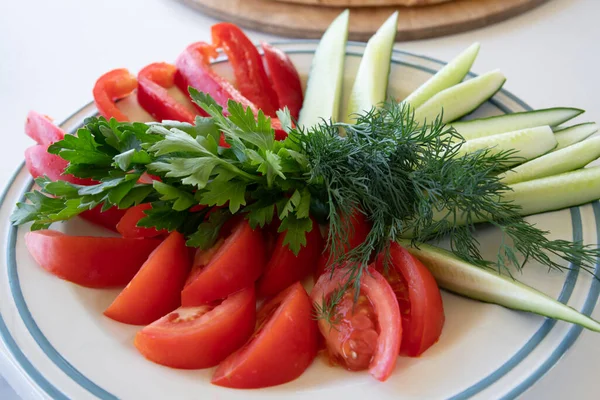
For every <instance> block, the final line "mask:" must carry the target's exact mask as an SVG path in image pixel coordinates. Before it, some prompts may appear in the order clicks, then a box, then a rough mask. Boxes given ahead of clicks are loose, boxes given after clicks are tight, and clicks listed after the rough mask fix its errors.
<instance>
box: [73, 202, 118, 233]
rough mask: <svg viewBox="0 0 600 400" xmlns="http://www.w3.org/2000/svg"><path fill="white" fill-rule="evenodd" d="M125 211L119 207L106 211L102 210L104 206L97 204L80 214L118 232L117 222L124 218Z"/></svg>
mask: <svg viewBox="0 0 600 400" xmlns="http://www.w3.org/2000/svg"><path fill="white" fill-rule="evenodd" d="M125 211H126V210H121V209H119V208H117V207H111V208H109V209H108V210H106V211H102V206H96V207H94V208H92V209H91V210H85V211H84V212H82V213H81V214H79V216H80V217H81V218H83V219H85V220H87V221H89V222H91V223H93V224H96V225H100V226H103V227H105V228H106V229H110V230H111V231H114V232H117V224H118V223H119V221H120V220H121V218H123V215H125Z"/></svg>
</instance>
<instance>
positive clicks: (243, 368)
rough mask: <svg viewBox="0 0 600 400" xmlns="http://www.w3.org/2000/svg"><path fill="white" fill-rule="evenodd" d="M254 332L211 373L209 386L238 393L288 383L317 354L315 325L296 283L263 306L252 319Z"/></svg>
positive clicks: (303, 369)
mask: <svg viewBox="0 0 600 400" xmlns="http://www.w3.org/2000/svg"><path fill="white" fill-rule="evenodd" d="M256 322H257V323H256V326H257V330H256V332H255V333H254V335H253V336H252V338H251V339H250V340H249V341H248V342H247V343H246V344H245V345H244V347H242V348H241V349H239V350H238V351H236V352H235V353H233V354H232V355H230V356H229V357H227V358H226V359H225V360H224V361H223V362H222V363H221V364H220V365H219V366H218V367H217V370H216V371H215V374H214V375H213V378H212V381H211V382H212V383H213V384H215V385H219V386H225V387H230V388H238V389H249V388H261V387H268V386H274V385H280V384H282V383H286V382H289V381H291V380H294V379H296V378H297V377H299V376H300V375H302V373H303V372H304V371H305V370H306V368H308V366H309V365H310V364H311V363H312V361H313V359H314V358H315V356H316V354H317V341H318V340H317V335H318V333H317V323H316V322H315V320H314V319H313V318H312V305H311V302H310V299H309V297H308V295H307V294H306V291H305V290H304V288H303V287H302V285H301V284H300V283H298V282H297V283H295V284H293V285H292V286H290V287H289V288H287V289H286V290H284V291H283V292H281V293H280V294H279V295H277V296H276V297H274V298H273V299H272V300H270V301H268V302H267V303H265V304H264V305H263V306H262V307H261V308H260V310H259V311H258V315H257V318H256Z"/></svg>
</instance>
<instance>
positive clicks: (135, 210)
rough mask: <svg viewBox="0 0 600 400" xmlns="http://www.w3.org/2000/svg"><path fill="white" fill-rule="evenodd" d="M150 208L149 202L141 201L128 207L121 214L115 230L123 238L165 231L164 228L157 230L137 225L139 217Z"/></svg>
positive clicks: (148, 235)
mask: <svg viewBox="0 0 600 400" xmlns="http://www.w3.org/2000/svg"><path fill="white" fill-rule="evenodd" d="M151 208H152V205H151V204H150V203H143V204H139V205H137V206H134V207H131V208H128V209H127V210H126V211H125V214H124V215H123V218H121V220H120V221H119V223H118V224H117V232H119V233H120V234H121V235H122V236H123V237H125V238H149V237H155V236H158V235H160V234H164V233H167V232H166V231H164V230H161V231H157V230H156V229H155V228H144V227H141V226H137V223H138V222H139V221H140V219H142V218H144V217H146V214H145V213H144V211H145V210H149V209H151Z"/></svg>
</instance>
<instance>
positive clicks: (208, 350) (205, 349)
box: [135, 287, 256, 369]
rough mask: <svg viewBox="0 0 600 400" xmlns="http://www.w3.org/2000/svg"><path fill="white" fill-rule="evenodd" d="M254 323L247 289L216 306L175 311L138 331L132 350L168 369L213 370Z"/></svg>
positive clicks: (251, 294) (251, 295)
mask: <svg viewBox="0 0 600 400" xmlns="http://www.w3.org/2000/svg"><path fill="white" fill-rule="evenodd" d="M255 321H256V297H255V296H254V288H253V287H249V288H247V289H244V290H241V291H239V292H236V293H234V294H232V295H230V296H229V297H227V298H226V299H225V300H223V302H222V303H220V304H218V305H216V306H215V305H204V306H199V307H181V308H178V309H177V310H175V311H173V312H172V313H169V314H167V315H165V316H164V317H162V318H161V319H159V320H158V321H156V322H153V323H152V324H150V325H148V326H147V327H145V328H144V329H142V330H141V331H139V332H138V334H137V335H136V336H135V347H137V349H138V350H139V352H140V353H142V354H143V355H144V357H146V358H147V359H149V360H150V361H153V362H155V363H157V364H162V365H166V366H168V367H172V368H183V369H198V368H209V367H214V366H215V365H217V364H218V363H219V362H221V361H222V360H223V359H225V357H227V356H228V355H230V354H231V353H233V352H234V351H235V350H237V349H238V348H239V347H240V346H242V345H243V344H244V342H246V340H248V338H249V337H250V336H251V335H252V332H253V331H254V324H255Z"/></svg>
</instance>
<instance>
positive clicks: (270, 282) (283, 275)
mask: <svg viewBox="0 0 600 400" xmlns="http://www.w3.org/2000/svg"><path fill="white" fill-rule="evenodd" d="M284 239H285V232H282V233H280V234H278V235H277V241H276V242H275V245H274V250H273V251H272V253H271V254H270V258H269V261H268V262H267V266H266V267H265V272H264V273H263V275H262V276H261V277H260V279H259V280H258V282H257V286H256V290H257V292H258V293H259V294H260V295H261V296H273V295H275V294H277V293H279V292H281V291H282V290H283V289H285V288H286V287H288V286H290V285H291V284H292V283H294V282H296V281H299V280H301V279H303V278H304V277H306V276H307V275H309V274H310V273H312V272H313V271H314V268H315V266H316V262H317V260H318V259H319V257H320V256H321V252H322V251H323V238H322V237H321V232H320V231H319V225H317V224H316V223H315V222H314V221H313V227H312V230H311V231H310V232H308V233H307V234H306V246H304V247H302V248H301V249H300V252H299V253H298V255H297V256H296V255H294V253H293V252H292V251H291V250H290V249H289V247H288V246H284V245H283V240H284Z"/></svg>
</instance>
